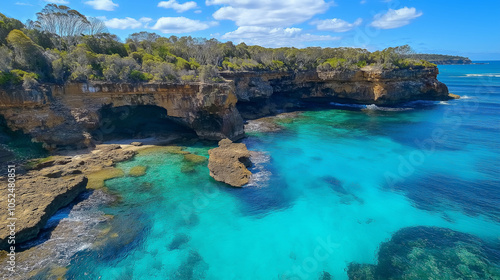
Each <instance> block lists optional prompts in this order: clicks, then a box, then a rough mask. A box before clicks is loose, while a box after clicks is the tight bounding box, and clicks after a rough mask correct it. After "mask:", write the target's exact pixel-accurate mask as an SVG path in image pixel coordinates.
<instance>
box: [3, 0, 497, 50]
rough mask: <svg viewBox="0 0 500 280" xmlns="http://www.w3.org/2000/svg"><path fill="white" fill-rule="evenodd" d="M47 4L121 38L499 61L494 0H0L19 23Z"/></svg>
mask: <svg viewBox="0 0 500 280" xmlns="http://www.w3.org/2000/svg"><path fill="white" fill-rule="evenodd" d="M48 3H56V4H64V5H66V6H69V7H71V8H72V9H75V10H78V11H79V12H80V13H82V14H84V15H86V16H89V17H99V18H101V19H102V20H103V21H104V22H105V23H106V26H107V27H108V30H109V31H110V33H113V34H116V35H118V36H119V37H120V38H121V39H122V40H125V39H126V38H127V36H128V35H129V34H132V33H134V32H140V31H148V32H156V33H158V34H160V35H162V36H166V37H169V36H171V35H176V36H187V35H190V36H193V37H203V38H216V39H218V40H220V41H222V42H225V41H232V42H234V43H236V44H238V43H240V42H245V43H246V44H248V45H255V44H257V45H261V46H265V47H282V46H294V47H308V46H321V47H361V48H366V49H368V50H370V51H375V50H380V49H384V48H386V47H394V46H400V45H405V44H409V45H410V46H411V47H412V48H413V49H414V50H415V51H417V52H419V53H438V54H450V55H461V56H467V57H469V58H471V59H472V60H500V30H499V29H500V15H499V12H500V1H498V0H484V1H470V0H468V1H465V0H464V1H462V0H455V1H440V0H406V1H404V0H332V1H329V0H188V1H186V0H165V1H160V0H0V12H1V13H3V14H5V15H6V16H9V17H14V18H17V19H19V20H21V21H23V22H25V21H26V20H28V19H32V20H35V19H36V13H37V12H39V11H40V10H41V9H42V8H43V7H44V6H45V5H46V4H48Z"/></svg>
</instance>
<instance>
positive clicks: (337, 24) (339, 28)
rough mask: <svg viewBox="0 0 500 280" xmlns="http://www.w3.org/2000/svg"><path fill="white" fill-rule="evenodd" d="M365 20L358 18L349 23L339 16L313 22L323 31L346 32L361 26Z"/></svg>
mask: <svg viewBox="0 0 500 280" xmlns="http://www.w3.org/2000/svg"><path fill="white" fill-rule="evenodd" d="M362 22H363V20H362V19H360V18H358V19H357V20H356V21H354V22H353V23H349V22H347V21H345V20H342V19H339V18H332V19H325V20H317V21H313V22H312V24H314V25H316V28H317V29H318V30H323V31H333V32H346V31H349V30H351V29H353V28H355V27H356V26H359V25H360V24H361V23H362Z"/></svg>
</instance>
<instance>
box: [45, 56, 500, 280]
mask: <svg viewBox="0 0 500 280" xmlns="http://www.w3.org/2000/svg"><path fill="white" fill-rule="evenodd" d="M485 63H487V64H472V65H441V66H439V70H440V75H439V76H438V78H439V80H440V81H442V82H444V83H445V84H446V85H447V86H448V87H449V90H450V92H451V93H454V94H458V95H460V96H461V99H458V100H450V101H442V102H439V101H438V102H434V101H417V102H411V103H407V104H402V105H400V106H398V107H381V106H375V105H368V106H356V105H342V104H333V103H332V104H331V108H330V109H322V110H315V111H307V112H301V113H299V114H298V115H297V116H296V117H286V118H281V119H277V120H276V121H277V123H278V124H279V125H280V126H281V127H282V129H281V130H279V131H275V132H266V133H264V132H251V133H248V137H246V138H245V139H243V140H242V142H243V143H245V144H246V145H247V147H248V148H249V150H252V151H257V152H258V156H257V157H256V158H254V166H253V167H252V168H251V171H252V172H253V173H254V174H256V175H255V177H254V178H253V180H252V182H251V184H250V185H249V186H246V187H244V188H231V187H228V186H226V185H224V184H222V183H219V182H216V181H214V180H213V179H212V178H211V177H210V176H209V170H208V168H207V167H206V164H205V165H198V166H195V167H194V168H193V169H189V170H187V169H186V168H183V166H184V165H185V164H186V163H185V162H183V156H182V155H180V154H175V153H167V152H158V153H151V154H143V155H138V156H136V157H135V158H134V159H133V160H130V161H127V162H123V163H120V164H118V167H119V168H122V169H123V170H124V171H125V172H126V173H128V170H130V168H132V167H134V166H137V165H141V166H147V171H146V175H144V176H141V177H122V178H116V179H112V180H108V181H106V187H107V192H108V194H111V195H113V196H115V197H117V199H115V200H113V201H112V202H108V203H104V204H102V205H99V206H98V209H97V211H98V212H99V213H103V214H105V215H106V216H107V217H112V218H110V219H109V220H108V221H107V222H106V223H104V224H97V225H96V227H98V228H99V229H100V235H99V238H96V239H92V240H93V241H91V242H90V243H89V244H87V245H85V246H83V245H84V244H81V245H82V246H80V245H79V246H78V247H79V249H78V250H75V252H76V253H75V252H73V251H72V252H73V253H72V254H71V255H69V256H68V255H66V256H62V257H60V258H67V260H68V266H67V267H66V270H65V271H64V274H65V277H66V278H68V279H105V280H108V279H117V280H118V279H119V280H123V279H209V280H221V279H222V280H226V279H228V280H229V279H238V280H245V279H252V280H255V279H320V277H323V276H324V275H325V272H327V274H329V275H330V276H331V279H337V280H339V279H348V276H347V267H348V265H349V264H350V263H364V264H376V263H377V262H378V259H377V254H378V250H379V248H380V245H381V244H382V243H383V242H386V241H388V240H390V238H391V236H392V235H393V234H394V233H395V232H397V231H398V230H401V229H404V228H407V227H413V226H437V227H442V228H448V229H452V230H455V231H459V232H463V233H468V234H472V235H474V236H475V237H478V238H480V239H481V240H484V241H485V242H490V243H492V244H498V243H499V241H500V239H499V238H500V203H499V201H500V177H499V171H500V149H499V147H500V62H499V61H490V62H485ZM213 147H215V145H214V144H203V143H194V144H189V145H186V146H185V150H187V151H189V152H191V153H195V154H198V155H201V156H205V157H208V150H209V149H211V148H213ZM183 171H184V172H183ZM70 211H71V209H66V210H62V211H61V212H60V214H59V215H57V216H56V217H55V218H53V219H52V222H54V221H56V222H57V220H58V219H59V220H64V219H70V218H71V215H70V214H68V213H69V212H70ZM84 214H85V213H84ZM429 238H432V237H429ZM75 240H77V239H75ZM96 240H99V242H97V241H96ZM74 242H76V241H74ZM494 248H495V247H494ZM496 249H497V251H496V252H497V254H500V253H499V252H500V247H496ZM47 273H48V272H47V271H45V272H43V274H40V275H39V277H42V275H45V276H46V275H48V274H47ZM42 278H43V277H42ZM323 279H330V278H323ZM471 279H472V278H471Z"/></svg>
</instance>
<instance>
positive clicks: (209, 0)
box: [205, 0, 333, 27]
mask: <svg viewBox="0 0 500 280" xmlns="http://www.w3.org/2000/svg"><path fill="white" fill-rule="evenodd" d="M205 3H206V4H207V5H224V7H222V8H220V9H218V10H217V11H215V13H214V14H213V17H214V18H215V19H217V20H232V21H234V22H235V23H236V25H238V26H264V27H285V26H291V25H294V24H298V23H302V22H304V21H306V20H309V19H310V18H312V17H313V16H314V15H316V14H319V13H323V12H325V11H326V10H328V8H329V6H330V5H332V4H333V2H331V3H326V2H325V1H324V0H289V1H276V0H253V1H250V0H206V2H205Z"/></svg>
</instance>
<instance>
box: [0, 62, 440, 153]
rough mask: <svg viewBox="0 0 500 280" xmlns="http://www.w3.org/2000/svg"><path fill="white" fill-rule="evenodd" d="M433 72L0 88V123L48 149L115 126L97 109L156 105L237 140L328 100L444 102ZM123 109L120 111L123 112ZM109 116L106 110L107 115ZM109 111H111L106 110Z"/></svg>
mask: <svg viewBox="0 0 500 280" xmlns="http://www.w3.org/2000/svg"><path fill="white" fill-rule="evenodd" d="M437 75H438V69H437V68H436V67H432V68H422V69H406V70H383V69H380V68H376V67H371V66H367V67H364V68H362V69H360V70H356V71H350V70H342V71H340V70H339V71H327V72H317V71H309V72H223V73H222V76H223V77H224V78H225V79H226V82H223V83H218V84H202V83H190V84H135V85H134V84H110V83H98V84H87V83H77V84H67V85H43V86H41V87H39V88H37V89H34V90H29V91H24V90H22V89H19V88H18V89H0V118H2V119H4V123H5V125H6V126H7V127H8V128H9V129H10V130H14V131H16V130H21V131H22V132H24V133H25V134H28V135H30V137H32V139H33V140H34V141H38V142H42V143H44V145H45V147H46V148H47V149H59V148H62V147H69V148H72V149H74V148H79V147H89V146H93V145H94V144H95V142H96V141H95V140H96V139H95V138H96V136H95V135H96V134H97V135H98V134H99V133H101V134H102V133H110V132H112V130H113V128H114V126H113V124H112V123H110V121H109V119H106V116H109V114H108V115H106V116H104V115H103V108H108V109H109V108H111V109H113V108H114V109H116V115H117V117H119V118H121V115H120V114H122V113H123V112H122V111H123V110H120V108H124V107H126V109H127V110H129V109H130V108H134V107H135V106H157V107H158V108H161V109H162V110H165V118H166V119H168V120H170V121H172V122H175V123H177V124H180V125H182V126H184V127H186V128H187V129H191V130H192V131H194V132H195V133H196V134H197V135H198V136H199V137H200V138H204V139H211V140H221V139H224V138H229V139H232V140H235V139H238V138H241V137H243V135H244V128H243V119H255V118H260V117H263V116H267V115H273V114H276V113H279V112H283V111H287V110H296V109H297V108H304V107H307V104H311V102H313V103H314V104H317V103H324V104H328V103H329V102H342V103H360V104H378V105H380V104H383V105H394V104H398V103H402V102H406V101H411V100H417V99H426V100H446V99H450V97H449V93H448V89H447V87H446V85H444V84H443V83H441V82H439V81H438V80H437ZM125 111H126V110H125ZM108 112H109V110H108ZM111 112H112V114H113V111H111Z"/></svg>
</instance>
